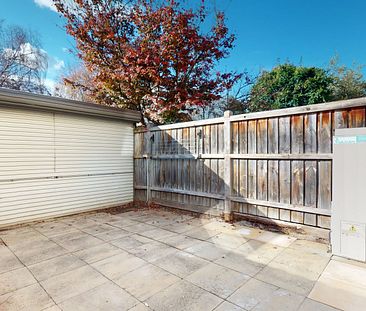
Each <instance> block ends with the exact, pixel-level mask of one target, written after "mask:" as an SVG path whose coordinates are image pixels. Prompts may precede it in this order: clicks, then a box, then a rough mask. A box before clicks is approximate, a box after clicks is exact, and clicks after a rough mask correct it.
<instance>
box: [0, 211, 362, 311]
mask: <svg viewBox="0 0 366 311" xmlns="http://www.w3.org/2000/svg"><path fill="white" fill-rule="evenodd" d="M365 280H366V264H362V263H356V262H354V261H350V260H345V259H342V260H341V259H339V258H333V259H332V258H331V255H330V254H329V253H328V247H327V245H324V244H319V243H316V242H310V241H304V240H296V239H295V238H292V237H289V236H286V235H282V234H279V233H274V232H268V231H265V230H261V229H257V228H249V227H246V226H245V225H244V223H239V224H227V223H225V222H223V221H220V220H213V219H207V218H196V217H192V216H191V215H182V214H179V213H178V214H177V213H175V212H169V211H167V210H159V209H150V210H149V209H141V210H134V211H129V212H125V213H120V214H110V213H107V212H99V213H98V212H97V213H87V214H79V215H73V216H67V217H62V218H59V219H53V220H49V221H42V222H36V223H33V224H30V225H26V226H21V227H18V228H12V229H9V230H3V231H0V310H17V311H18V310H44V311H59V310H131V311H148V310H149V311H151V310H155V311H160V310H162V311H164V310H169V311H170V310H176V311H180V310H182V311H183V310H188V311H192V310H216V311H228V310H232V311H242V310H246V311H249V310H250V311H252V310H253V311H263V310H276V311H277V310H281V311H282V310H296V311H309V310H319V311H335V310H347V311H348V310H350V311H358V310H362V311H363V310H365V305H366V281H365Z"/></svg>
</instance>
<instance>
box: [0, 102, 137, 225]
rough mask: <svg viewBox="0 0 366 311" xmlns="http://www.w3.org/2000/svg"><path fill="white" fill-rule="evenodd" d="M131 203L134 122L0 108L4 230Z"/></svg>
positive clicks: (0, 188)
mask: <svg viewBox="0 0 366 311" xmlns="http://www.w3.org/2000/svg"><path fill="white" fill-rule="evenodd" d="M132 200H133V126H132V124H131V123H128V122H123V121H118V120H112V119H107V118H97V117H88V116H80V115H73V114H66V113H50V112H40V111H35V110H34V111H33V110H25V109H14V108H4V107H1V108H0V227H1V226H6V225H9V224H13V223H19V222H24V221H30V220H33V219H40V218H47V217H52V216H58V215H65V214H71V213H75V212H78V211H84V210H90V209H97V208H105V207H110V206H116V205H119V204H123V203H127V202H130V201H132Z"/></svg>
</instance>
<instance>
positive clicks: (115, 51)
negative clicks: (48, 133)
mask: <svg viewBox="0 0 366 311" xmlns="http://www.w3.org/2000/svg"><path fill="white" fill-rule="evenodd" d="M54 2H55V5H56V7H57V9H58V11H59V12H60V13H61V14H62V15H63V16H64V17H65V18H66V21H67V24H66V29H67V32H68V33H69V34H70V35H71V36H73V37H74V38H75V40H76V44H77V50H78V57H79V58H80V59H81V60H82V61H83V62H84V64H85V66H86V68H87V70H88V71H89V72H91V73H93V74H92V75H91V76H92V79H93V88H92V89H91V90H89V91H90V93H91V94H92V96H93V99H94V100H95V101H96V102H98V103H101V104H107V105H113V106H118V107H123V108H129V109H134V110H138V111H140V112H141V116H142V122H143V123H146V121H148V120H150V121H153V122H155V123H163V122H174V121H178V120H180V119H182V113H183V115H184V112H187V111H189V110H190V109H192V108H194V107H197V106H204V105H208V104H209V103H210V102H211V101H213V100H216V99H218V98H219V97H220V94H221V93H222V92H223V91H225V90H227V89H230V88H231V87H232V86H233V84H234V83H235V82H236V81H237V80H238V79H240V77H241V75H240V74H237V73H234V72H229V73H220V72H215V67H216V65H217V63H218V61H219V60H221V59H223V58H225V57H227V56H228V55H229V51H230V49H232V47H233V42H234V40H235V37H234V35H232V34H230V33H229V30H228V28H227V26H226V25H225V20H224V15H223V13H217V14H216V22H215V24H214V25H213V27H212V28H211V29H210V30H209V31H208V32H206V33H203V32H202V28H203V27H202V25H203V24H204V23H205V20H206V19H207V14H206V8H205V4H204V1H202V4H201V5H200V7H199V8H198V9H189V8H185V7H184V6H183V5H182V4H181V3H179V1H174V0H163V1H158V0H134V1H131V0H130V1H129V0H71V1H63V0H54ZM68 82H69V83H73V81H68ZM75 83H79V82H78V81H76V82H75ZM185 115H186V114H185Z"/></svg>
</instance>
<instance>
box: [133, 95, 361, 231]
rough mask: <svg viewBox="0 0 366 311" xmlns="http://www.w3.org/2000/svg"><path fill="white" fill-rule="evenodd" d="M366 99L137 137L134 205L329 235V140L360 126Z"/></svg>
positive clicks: (199, 123)
mask: <svg viewBox="0 0 366 311" xmlns="http://www.w3.org/2000/svg"><path fill="white" fill-rule="evenodd" d="M365 107H366V98H359V99H353V100H347V101H339V102H332V103H326V104H319V105H312V106H304V107H298V108H289V109H282V110H274V111H266V112H259V113H251V114H244V115H236V116H231V114H230V112H225V115H224V117H222V118H216V119H210V120H202V121H194V122H185V123H178V124H173V125H164V126H160V127H156V128H152V129H150V130H141V129H140V130H137V131H136V133H135V199H137V200H144V201H145V200H146V201H148V202H155V203H159V204H163V205H166V206H172V207H176V208H183V209H188V210H193V211H199V212H202V213H211V214H216V215H217V214H224V215H231V213H238V214H249V215H254V216H257V217H258V216H259V217H266V218H272V219H279V220H283V221H288V222H293V223H300V224H305V225H309V226H316V227H321V228H329V227H330V216H331V200H332V137H333V131H334V129H336V128H345V127H364V126H365Z"/></svg>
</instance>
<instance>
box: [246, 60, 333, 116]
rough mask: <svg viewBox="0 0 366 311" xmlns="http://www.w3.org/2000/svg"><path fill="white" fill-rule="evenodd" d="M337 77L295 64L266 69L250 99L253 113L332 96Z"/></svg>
mask: <svg viewBox="0 0 366 311" xmlns="http://www.w3.org/2000/svg"><path fill="white" fill-rule="evenodd" d="M333 83H334V80H333V77H332V76H330V75H328V73H327V71H325V70H324V69H321V68H316V67H302V66H295V65H292V64H282V65H279V66H276V67H275V68H274V69H273V70H271V71H264V72H263V73H262V74H261V75H260V76H259V77H258V80H257V82H256V83H255V84H254V85H253V87H252V89H251V92H250V99H249V102H248V110H249V111H251V112H254V111H262V110H271V109H280V108H288V107H297V106H304V105H310V104H316V103H320V102H326V101H329V100H331V98H332V85H333Z"/></svg>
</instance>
